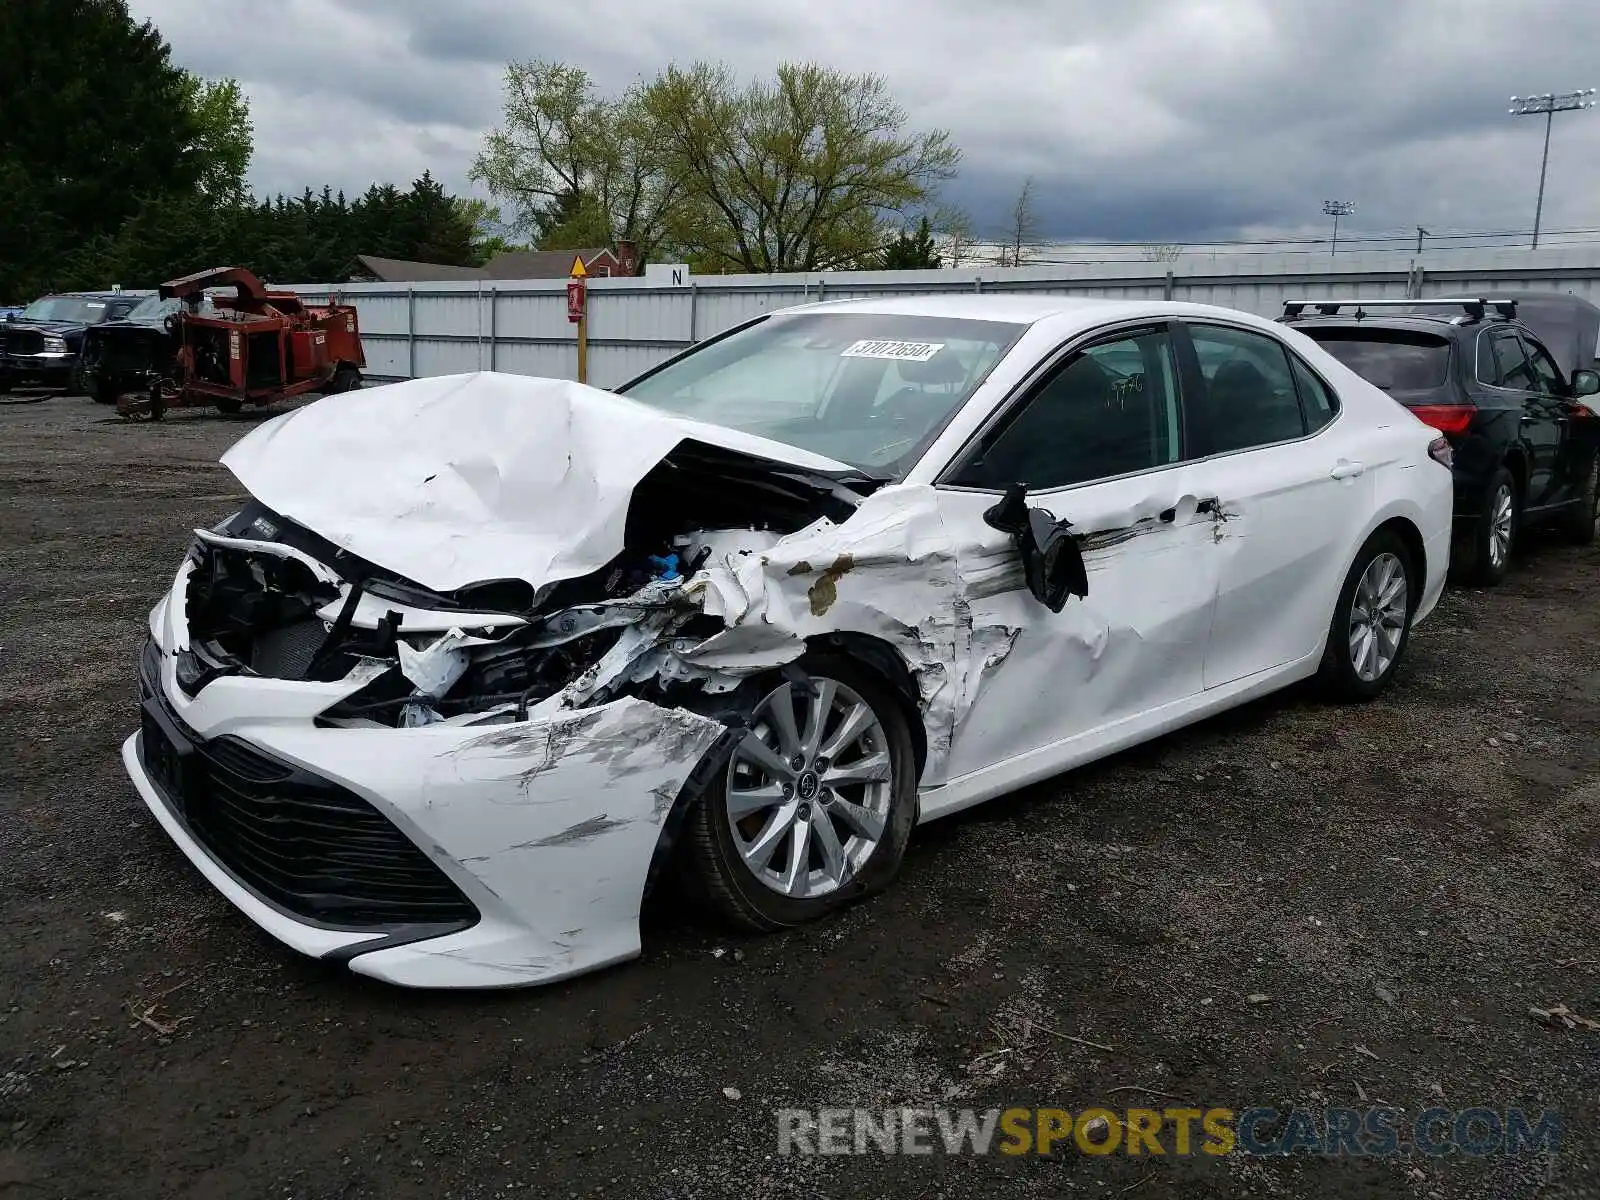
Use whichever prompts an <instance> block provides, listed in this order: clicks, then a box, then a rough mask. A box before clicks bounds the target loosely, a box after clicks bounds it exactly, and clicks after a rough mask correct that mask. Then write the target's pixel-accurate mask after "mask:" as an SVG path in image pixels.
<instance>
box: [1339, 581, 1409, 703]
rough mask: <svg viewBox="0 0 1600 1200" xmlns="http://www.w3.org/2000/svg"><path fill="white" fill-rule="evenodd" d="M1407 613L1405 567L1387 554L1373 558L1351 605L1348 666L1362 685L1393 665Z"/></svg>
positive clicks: (1379, 675)
mask: <svg viewBox="0 0 1600 1200" xmlns="http://www.w3.org/2000/svg"><path fill="white" fill-rule="evenodd" d="M1409 612H1410V587H1409V584H1408V582H1407V580H1406V568H1405V564H1404V563H1403V562H1401V561H1400V558H1399V557H1398V556H1397V555H1394V554H1390V553H1388V552H1387V551H1385V552H1384V553H1382V554H1379V555H1376V556H1375V557H1374V558H1373V560H1372V561H1371V562H1370V563H1368V564H1367V569H1366V570H1365V571H1363V572H1362V573H1361V581H1360V582H1359V583H1357V584H1356V591H1355V595H1354V596H1353V597H1352V598H1351V601H1350V665H1351V666H1352V667H1353V668H1354V669H1355V673H1356V677H1357V678H1358V679H1360V680H1361V681H1362V682H1363V683H1374V682H1376V681H1377V680H1379V679H1382V678H1383V676H1384V675H1385V674H1386V673H1387V672H1388V670H1389V668H1390V667H1392V666H1393V665H1394V660H1395V658H1396V656H1397V655H1398V654H1399V651H1400V641H1401V638H1402V637H1403V635H1404V633H1405V628H1406V618H1407V616H1408V615H1409Z"/></svg>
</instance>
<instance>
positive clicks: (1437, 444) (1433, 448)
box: [1428, 437, 1456, 468]
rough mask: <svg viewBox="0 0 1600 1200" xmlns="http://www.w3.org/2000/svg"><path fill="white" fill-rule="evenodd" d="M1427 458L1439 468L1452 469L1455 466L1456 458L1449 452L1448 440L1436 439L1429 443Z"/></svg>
mask: <svg viewBox="0 0 1600 1200" xmlns="http://www.w3.org/2000/svg"><path fill="white" fill-rule="evenodd" d="M1428 457H1429V458H1431V459H1433V461H1434V462H1436V463H1438V464H1439V465H1440V466H1441V467H1452V468H1453V467H1454V466H1455V465H1456V456H1455V455H1454V454H1452V453H1451V452H1450V440H1449V439H1448V438H1442V437H1436V438H1434V439H1433V441H1431V442H1429V443H1428Z"/></svg>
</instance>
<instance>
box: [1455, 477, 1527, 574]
mask: <svg viewBox="0 0 1600 1200" xmlns="http://www.w3.org/2000/svg"><path fill="white" fill-rule="evenodd" d="M1483 495H1484V498H1483V503H1482V504H1481V505H1480V506H1479V508H1478V516H1477V517H1476V518H1475V519H1474V520H1473V521H1472V524H1471V526H1470V527H1469V528H1468V529H1467V530H1466V531H1465V533H1464V536H1463V537H1462V538H1461V539H1460V541H1459V543H1458V552H1457V554H1456V555H1455V558H1454V561H1453V562H1452V563H1451V572H1450V573H1451V575H1452V576H1453V577H1454V578H1455V580H1456V581H1457V582H1458V583H1467V584H1477V585H1478V586H1480V587H1493V586H1494V585H1495V584H1497V583H1499V582H1500V581H1501V580H1502V579H1504V578H1505V577H1506V572H1507V571H1509V570H1510V569H1511V551H1512V549H1513V547H1514V546H1515V545H1516V541H1517V527H1518V525H1519V524H1520V522H1521V517H1522V504H1521V501H1520V498H1519V497H1518V495H1517V481H1516V478H1515V477H1514V476H1513V475H1512V474H1511V472H1510V471H1509V470H1508V469H1507V468H1505V467H1501V468H1500V469H1499V470H1498V471H1496V472H1495V473H1494V477H1493V478H1491V479H1490V480H1489V486H1488V487H1487V488H1486V489H1484V494H1483Z"/></svg>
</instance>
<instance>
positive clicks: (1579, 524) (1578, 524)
mask: <svg viewBox="0 0 1600 1200" xmlns="http://www.w3.org/2000/svg"><path fill="white" fill-rule="evenodd" d="M1596 524H1600V452H1596V453H1592V454H1590V455H1589V461H1588V463H1587V465H1586V466H1585V468H1584V485H1583V490H1582V492H1581V493H1580V494H1579V497H1578V500H1577V501H1576V502H1575V503H1574V504H1573V506H1572V507H1571V508H1569V509H1568V510H1567V512H1566V514H1565V515H1564V516H1563V517H1562V518H1561V532H1562V533H1564V534H1566V537H1567V541H1569V542H1571V543H1572V544H1573V545H1574V546H1587V545H1589V544H1590V543H1591V542H1593V541H1594V538H1595V526H1596Z"/></svg>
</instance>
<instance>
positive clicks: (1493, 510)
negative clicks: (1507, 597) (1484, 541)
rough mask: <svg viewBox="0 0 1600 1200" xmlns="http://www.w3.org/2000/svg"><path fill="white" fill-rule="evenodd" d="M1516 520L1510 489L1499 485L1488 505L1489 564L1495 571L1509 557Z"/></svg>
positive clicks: (1505, 485) (1514, 505)
mask: <svg viewBox="0 0 1600 1200" xmlns="http://www.w3.org/2000/svg"><path fill="white" fill-rule="evenodd" d="M1516 519H1517V508H1516V503H1515V501H1514V500H1513V498H1512V495H1511V488H1510V486H1509V485H1507V484H1501V485H1500V487H1499V488H1498V489H1497V490H1496V491H1495V494H1494V499H1493V500H1492V501H1491V502H1490V505H1489V562H1490V563H1491V564H1492V565H1493V566H1494V568H1495V569H1496V570H1499V569H1500V568H1501V567H1503V566H1504V565H1505V562H1506V559H1507V558H1509V557H1510V556H1511V539H1512V536H1513V534H1514V533H1515V528H1516Z"/></svg>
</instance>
